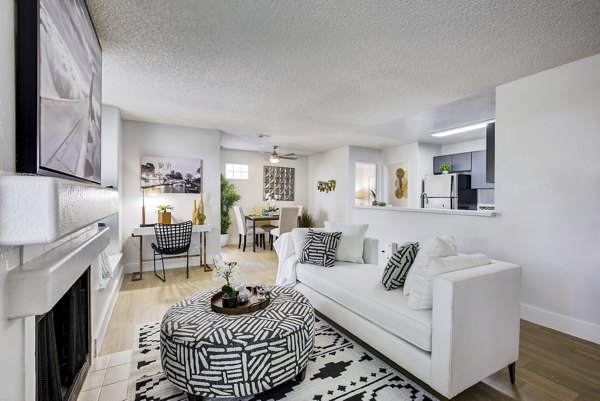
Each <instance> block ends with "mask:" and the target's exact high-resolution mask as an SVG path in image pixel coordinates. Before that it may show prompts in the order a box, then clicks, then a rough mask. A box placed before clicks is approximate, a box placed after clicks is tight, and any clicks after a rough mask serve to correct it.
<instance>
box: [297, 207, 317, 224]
mask: <svg viewBox="0 0 600 401" xmlns="http://www.w3.org/2000/svg"><path fill="white" fill-rule="evenodd" d="M314 226H315V221H314V219H313V218H312V216H311V215H310V214H309V213H308V211H307V210H303V211H302V215H301V216H300V224H299V227H302V228H309V227H314Z"/></svg>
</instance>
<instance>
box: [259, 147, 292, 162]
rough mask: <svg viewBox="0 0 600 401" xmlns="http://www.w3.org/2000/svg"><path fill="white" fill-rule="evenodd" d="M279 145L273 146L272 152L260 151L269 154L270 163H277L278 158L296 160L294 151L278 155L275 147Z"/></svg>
mask: <svg viewBox="0 0 600 401" xmlns="http://www.w3.org/2000/svg"><path fill="white" fill-rule="evenodd" d="M278 147H279V146H273V152H262V153H264V154H266V155H269V161H270V162H271V163H279V160H280V159H288V160H296V159H298V158H297V157H296V154H295V153H286V154H284V155H280V154H279V153H277V148H278Z"/></svg>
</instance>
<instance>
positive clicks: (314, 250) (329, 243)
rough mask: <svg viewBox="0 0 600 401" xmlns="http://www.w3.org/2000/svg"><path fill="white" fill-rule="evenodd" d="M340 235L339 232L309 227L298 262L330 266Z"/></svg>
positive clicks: (333, 261) (332, 262)
mask: <svg viewBox="0 0 600 401" xmlns="http://www.w3.org/2000/svg"><path fill="white" fill-rule="evenodd" d="M341 237H342V233H341V232H334V233H326V232H318V231H314V230H311V229H309V230H308V235H307V236H306V242H305V243H304V247H303V248H302V255H301V256H300V263H308V264H311V265H317V266H324V267H332V266H333V265H334V264H335V251H336V250H337V247H338V244H339V243H340V238H341Z"/></svg>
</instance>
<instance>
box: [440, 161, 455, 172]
mask: <svg viewBox="0 0 600 401" xmlns="http://www.w3.org/2000/svg"><path fill="white" fill-rule="evenodd" d="M440 171H441V172H442V174H448V173H449V172H451V171H452V166H451V165H450V164H448V163H442V164H440Z"/></svg>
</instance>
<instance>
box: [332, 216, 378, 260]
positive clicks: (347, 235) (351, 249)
mask: <svg viewBox="0 0 600 401" xmlns="http://www.w3.org/2000/svg"><path fill="white" fill-rule="evenodd" d="M368 229H369V225H368V224H338V223H334V222H333V221H326V222H325V231H328V232H341V233H342V238H340V244H339V245H338V249H337V252H336V254H335V260H339V261H341V262H352V263H363V262H364V260H363V248H364V242H365V234H366V233H367V230H368Z"/></svg>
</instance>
